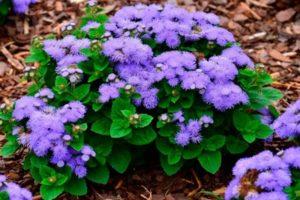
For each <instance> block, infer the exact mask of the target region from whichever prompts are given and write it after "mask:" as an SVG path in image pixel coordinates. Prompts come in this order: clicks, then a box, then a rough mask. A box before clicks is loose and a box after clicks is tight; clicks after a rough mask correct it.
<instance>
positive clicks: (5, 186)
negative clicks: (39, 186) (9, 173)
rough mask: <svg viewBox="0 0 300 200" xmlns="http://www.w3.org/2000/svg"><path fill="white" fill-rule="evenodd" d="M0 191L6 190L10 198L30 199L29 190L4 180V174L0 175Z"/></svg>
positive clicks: (18, 199) (12, 199) (17, 199)
mask: <svg viewBox="0 0 300 200" xmlns="http://www.w3.org/2000/svg"><path fill="white" fill-rule="evenodd" d="M0 191H1V192H7V194H8V196H9V199H10V200H32V194H31V192H30V191H29V190H27V189H25V188H21V187H20V186H19V185H17V184H15V183H12V182H10V183H8V182H6V177H5V176H4V175H0Z"/></svg>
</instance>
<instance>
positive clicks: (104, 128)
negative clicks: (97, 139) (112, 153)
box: [91, 117, 112, 135]
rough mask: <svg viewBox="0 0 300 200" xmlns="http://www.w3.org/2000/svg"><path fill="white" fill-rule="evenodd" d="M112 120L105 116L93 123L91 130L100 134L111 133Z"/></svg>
mask: <svg viewBox="0 0 300 200" xmlns="http://www.w3.org/2000/svg"><path fill="white" fill-rule="evenodd" d="M111 123H112V121H111V120H110V119H109V118H106V117H103V118H101V119H99V120H97V121H95V122H94V123H93V124H92V128H91V131H93V132H94V133H98V134H100V135H110V126H111Z"/></svg>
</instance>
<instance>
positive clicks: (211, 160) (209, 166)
mask: <svg viewBox="0 0 300 200" xmlns="http://www.w3.org/2000/svg"><path fill="white" fill-rule="evenodd" d="M198 161H199V163H200V165H201V166H202V167H203V168H204V169H205V170H206V171H208V172H209V173H212V174H215V173H217V171H218V170H219V168H220V167H221V163H222V155H221V152H220V151H204V152H202V153H201V154H200V155H199V157H198Z"/></svg>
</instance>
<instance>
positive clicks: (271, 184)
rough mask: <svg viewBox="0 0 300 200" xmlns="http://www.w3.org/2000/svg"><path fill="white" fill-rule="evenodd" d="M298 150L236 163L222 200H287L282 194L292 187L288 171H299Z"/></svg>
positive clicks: (259, 156) (254, 157) (290, 149)
mask: <svg viewBox="0 0 300 200" xmlns="http://www.w3.org/2000/svg"><path fill="white" fill-rule="evenodd" d="M299 153H300V148H299V147H291V148H289V149H287V150H285V151H283V152H280V153H278V154H277V155H273V154H272V152H270V151H263V152H261V153H259V154H257V155H255V156H253V157H250V158H243V159H240V160H239V161H238V162H237V163H236V165H235V167H234V168H233V175H234V176H235V177H234V179H233V180H232V181H231V182H230V184H229V186H228V187H227V190H226V193H225V200H232V199H239V198H241V199H247V200H273V199H276V200H288V197H287V195H286V194H285V193H284V192H283V190H284V188H285V187H288V186H290V185H291V183H292V178H291V172H290V170H291V169H292V168H299V167H300V154H299Z"/></svg>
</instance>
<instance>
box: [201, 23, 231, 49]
mask: <svg viewBox="0 0 300 200" xmlns="http://www.w3.org/2000/svg"><path fill="white" fill-rule="evenodd" d="M201 38H205V39H207V40H209V41H215V42H216V43H217V44H218V45H220V46H226V44H228V43H230V42H235V39H234V37H233V34H232V33H231V32H229V31H228V30H226V29H224V28H221V27H217V26H211V25H208V26H205V27H203V30H202V32H201Z"/></svg>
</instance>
